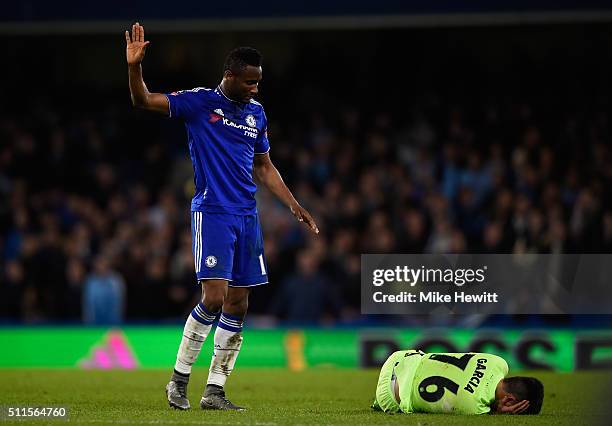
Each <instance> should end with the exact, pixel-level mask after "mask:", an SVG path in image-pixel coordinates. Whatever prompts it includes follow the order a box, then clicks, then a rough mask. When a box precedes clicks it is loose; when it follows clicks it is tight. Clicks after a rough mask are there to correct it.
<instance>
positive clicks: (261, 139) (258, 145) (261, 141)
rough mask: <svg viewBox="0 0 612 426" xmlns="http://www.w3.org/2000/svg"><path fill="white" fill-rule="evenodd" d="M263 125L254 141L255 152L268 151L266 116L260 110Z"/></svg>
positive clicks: (262, 152)
mask: <svg viewBox="0 0 612 426" xmlns="http://www.w3.org/2000/svg"><path fill="white" fill-rule="evenodd" d="M262 116H263V125H262V126H261V132H260V134H259V136H258V137H257V140H256V141H255V147H254V148H255V154H265V153H267V152H268V151H270V142H269V141H268V118H267V117H266V113H265V112H263V111H262Z"/></svg>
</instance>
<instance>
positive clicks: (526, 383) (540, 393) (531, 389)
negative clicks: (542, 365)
mask: <svg viewBox="0 0 612 426" xmlns="http://www.w3.org/2000/svg"><path fill="white" fill-rule="evenodd" d="M504 390H505V391H506V392H508V393H511V394H512V395H514V396H515V398H516V399H518V400H519V401H522V400H524V399H526V400H528V401H529V408H527V409H526V410H525V411H523V412H522V413H521V414H538V413H539V412H540V410H541V409H542V401H543V400H544V385H543V384H542V382H540V381H539V380H538V379H536V378H535V377H523V376H517V377H508V378H506V379H504Z"/></svg>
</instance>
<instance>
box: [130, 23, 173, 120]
mask: <svg viewBox="0 0 612 426" xmlns="http://www.w3.org/2000/svg"><path fill="white" fill-rule="evenodd" d="M125 42H126V44H127V46H126V51H125V55H126V58H127V63H128V76H129V80H130V93H131V95H132V105H134V106H135V107H137V108H143V109H146V110H149V111H155V112H159V113H161V114H165V115H169V114H170V106H169V104H168V98H166V95H164V94H162V93H151V92H149V90H148V89H147V85H146V84H145V82H144V80H143V78H142V66H141V63H142V60H143V59H144V56H145V51H146V50H147V46H148V45H149V43H150V42H149V41H145V39H144V27H143V26H142V25H140V24H139V23H138V22H136V23H135V24H134V25H132V35H131V37H130V33H129V31H126V32H125Z"/></svg>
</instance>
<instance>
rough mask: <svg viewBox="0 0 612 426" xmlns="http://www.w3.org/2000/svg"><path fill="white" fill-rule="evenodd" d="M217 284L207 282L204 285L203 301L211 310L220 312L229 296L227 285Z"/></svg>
mask: <svg viewBox="0 0 612 426" xmlns="http://www.w3.org/2000/svg"><path fill="white" fill-rule="evenodd" d="M215 284H217V283H206V282H205V283H204V285H203V291H202V303H203V304H204V306H205V307H206V309H207V310H208V311H209V312H219V311H220V310H221V307H222V306H223V304H224V302H225V299H226V296H227V287H226V286H225V287H224V286H222V285H215Z"/></svg>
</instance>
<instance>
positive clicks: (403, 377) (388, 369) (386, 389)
mask: <svg viewBox="0 0 612 426" xmlns="http://www.w3.org/2000/svg"><path fill="white" fill-rule="evenodd" d="M412 354H415V355H412ZM417 354H419V355H421V354H423V353H422V352H420V351H416V350H413V349H410V350H407V351H397V352H393V353H392V354H391V356H390V357H389V358H387V360H386V361H385V363H384V364H383V366H382V368H381V370H380V374H379V376H378V384H377V385H376V398H375V399H374V403H373V404H372V408H373V409H375V410H380V411H383V412H385V413H397V412H400V411H402V412H404V413H411V412H412V403H411V401H410V391H411V389H412V381H413V379H414V374H415V373H416V369H417V367H418V366H419V364H420V363H421V358H422V357H421V356H419V355H417ZM394 373H395V377H396V380H397V381H398V384H399V388H400V399H401V404H400V403H398V402H397V401H396V400H395V391H394V389H393V388H392V387H391V378H392V376H393V374H394Z"/></svg>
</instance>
